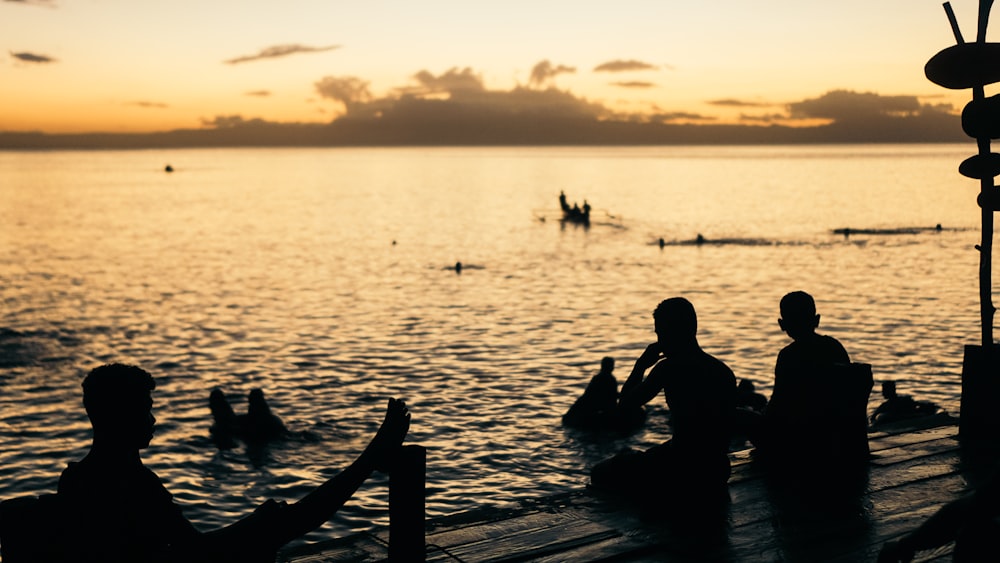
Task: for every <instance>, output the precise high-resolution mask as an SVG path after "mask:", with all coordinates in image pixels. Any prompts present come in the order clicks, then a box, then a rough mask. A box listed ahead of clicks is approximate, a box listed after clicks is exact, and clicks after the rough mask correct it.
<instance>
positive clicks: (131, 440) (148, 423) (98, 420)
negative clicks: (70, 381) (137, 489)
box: [83, 364, 156, 450]
mask: <svg viewBox="0 0 1000 563" xmlns="http://www.w3.org/2000/svg"><path fill="white" fill-rule="evenodd" d="M155 388H156V381H154V380H153V376H151V375H150V374H149V373H148V372H147V371H146V370H144V369H142V368H139V367H136V366H132V365H126V364H106V365H103V366H100V367H97V368H94V369H93V370H91V372H90V373H89V374H87V377H86V378H85V379H84V380H83V406H84V408H86V409H87V416H88V417H90V423H91V425H92V426H93V427H94V440H95V442H97V441H100V442H107V443H108V445H114V446H116V447H121V448H128V449H135V450H140V449H142V448H145V447H146V446H148V445H149V441H150V440H151V439H152V437H153V425H154V424H155V423H156V419H155V418H154V417H153V412H152V409H153V398H152V395H151V393H152V391H153V389H155Z"/></svg>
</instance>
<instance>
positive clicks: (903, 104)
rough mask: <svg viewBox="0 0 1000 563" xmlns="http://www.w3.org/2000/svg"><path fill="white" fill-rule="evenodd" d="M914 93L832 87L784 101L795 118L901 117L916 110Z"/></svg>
mask: <svg viewBox="0 0 1000 563" xmlns="http://www.w3.org/2000/svg"><path fill="white" fill-rule="evenodd" d="M923 107H925V106H921V105H920V101H919V100H918V99H917V97H916V96H882V95H880V94H876V93H874V92H854V91H851V90H832V91H830V92H827V93H826V94H823V95H822V96H820V97H818V98H812V99H808V100H803V101H801V102H793V103H790V104H788V112H789V114H790V115H791V117H793V118H799V119H809V118H814V119H815V118H818V119H832V120H834V121H844V120H864V119H870V118H872V117H892V116H895V117H905V116H912V115H915V114H917V113H919V112H920V110H921V109H922V108H923Z"/></svg>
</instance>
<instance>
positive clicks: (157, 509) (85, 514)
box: [56, 364, 410, 563]
mask: <svg viewBox="0 0 1000 563" xmlns="http://www.w3.org/2000/svg"><path fill="white" fill-rule="evenodd" d="M155 387H156V383H155V381H154V380H153V378H152V376H151V375H150V374H149V373H147V372H146V371H144V370H142V369H141V368H138V367H136V366H130V365H123V364H109V365H104V366H100V367H98V368H96V369H94V370H92V371H91V372H90V373H89V374H88V375H87V377H86V379H85V380H84V382H83V403H84V407H85V408H86V410H87V415H88V416H89V417H90V421H91V424H92V426H93V444H92V446H91V448H90V452H89V453H88V454H87V455H86V456H85V457H84V458H83V459H82V460H80V461H79V462H73V463H70V464H69V466H68V467H67V468H66V470H65V471H63V474H62V476H61V478H60V480H59V492H58V494H57V495H56V496H57V497H58V498H59V500H60V505H61V506H62V507H63V514H61V520H62V522H63V524H65V528H66V529H67V530H69V531H70V532H69V533H70V534H71V537H70V538H66V542H67V545H71V546H72V550H71V553H72V558H71V559H70V560H72V561H74V562H77V561H78V562H102V563H109V562H111V563H117V562H122V563H125V562H136V561H171V562H173V561H177V562H180V561H185V562H188V561H206V562H208V561H212V562H225V561H233V562H237V561H238V562H242V563H247V562H255V561H273V560H274V558H275V554H276V552H277V550H278V549H279V548H280V547H281V546H283V545H284V544H286V543H287V542H289V541H291V540H293V539H295V538H298V537H300V536H302V535H304V534H305V533H307V532H309V531H311V530H313V529H315V528H317V527H319V526H320V525H322V524H323V523H324V522H326V521H327V520H328V519H329V518H330V517H332V516H333V514H334V513H336V512H337V510H338V509H340V507H341V506H343V505H344V503H346V502H347V500H348V499H350V497H351V496H352V495H353V494H354V492H355V491H356V490H357V489H358V487H360V486H361V484H362V483H363V482H364V481H365V480H366V479H367V478H368V477H369V476H370V475H371V474H372V472H373V471H374V470H375V469H380V470H384V469H385V468H387V467H388V464H389V463H390V461H391V459H392V458H393V456H394V455H396V453H397V452H398V451H399V449H400V444H401V443H402V441H403V438H404V437H405V436H406V433H407V430H408V428H409V423H410V415H409V413H408V412H407V408H406V405H405V404H404V403H403V402H402V401H398V400H395V399H390V400H389V404H388V408H387V410H386V415H385V420H384V421H383V423H382V426H381V427H380V428H379V430H378V432H377V433H376V434H375V437H374V438H373V439H372V441H371V442H370V443H369V444H368V447H366V448H365V450H364V451H363V452H362V453H361V455H360V456H358V458H357V459H356V460H355V461H354V462H353V463H351V464H350V465H349V466H347V467H346V468H345V469H344V470H343V471H341V472H340V473H339V474H338V475H336V476H334V477H333V478H331V479H330V480H329V481H327V482H325V483H324V484H322V485H320V486H319V487H317V488H316V489H315V490H313V491H312V492H311V493H309V494H308V495H306V496H305V497H303V498H302V499H301V500H299V501H297V502H295V503H293V504H285V503H279V502H275V501H273V500H269V501H267V502H265V503H264V504H262V505H261V506H260V507H258V508H257V510H255V511H254V513H253V514H251V515H250V516H248V517H246V518H244V519H242V520H240V521H239V522H236V523H235V524H232V525H230V526H228V527H225V528H222V529H219V530H215V531H211V532H205V533H202V532H199V531H198V530H196V529H195V528H194V526H193V525H192V524H191V523H190V522H189V521H188V520H187V519H186V518H185V517H184V515H183V514H182V512H181V509H180V507H179V506H178V505H177V504H175V503H174V502H173V498H172V496H171V494H170V493H169V492H167V490H166V488H164V486H163V484H162V483H161V482H160V480H159V478H158V477H157V476H156V474H154V473H153V472H152V471H150V470H149V469H147V468H146V467H145V466H144V465H143V463H142V459H141V457H140V452H141V451H142V450H143V449H145V448H146V447H147V446H148V445H149V442H150V440H151V439H152V437H153V428H154V424H155V422H156V419H155V418H154V417H153V413H152V406H153V399H152V391H153V389H155Z"/></svg>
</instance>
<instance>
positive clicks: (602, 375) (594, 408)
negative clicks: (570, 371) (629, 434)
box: [562, 356, 646, 430]
mask: <svg viewBox="0 0 1000 563" xmlns="http://www.w3.org/2000/svg"><path fill="white" fill-rule="evenodd" d="M614 369H615V359H614V358H612V357H610V356H605V357H604V358H603V359H602V360H601V370H600V371H599V372H597V375H595V376H594V377H593V378H591V380H590V383H588V384H587V388H586V390H584V392H583V395H581V396H580V397H579V398H578V399H577V400H576V402H574V403H573V405H572V406H571V407H570V408H569V410H568V411H566V414H564V415H563V417H562V422H563V424H564V425H566V426H569V427H572V428H581V429H586V430H627V429H629V428H633V427H635V426H637V425H639V424H641V423H642V422H643V421H644V420H645V418H646V411H645V409H643V408H642V407H639V408H631V409H627V410H624V409H620V408H619V406H618V380H617V379H616V378H615V376H614V373H613V372H614Z"/></svg>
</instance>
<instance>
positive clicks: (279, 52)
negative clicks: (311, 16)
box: [223, 44, 340, 65]
mask: <svg viewBox="0 0 1000 563" xmlns="http://www.w3.org/2000/svg"><path fill="white" fill-rule="evenodd" d="M339 48H340V45H330V46H328V47H309V46H307V45H298V44H289V45H274V46H272V47H266V48H264V49H261V50H260V52H259V53H257V54H256V55H243V56H240V57H236V58H234V59H229V60H226V61H223V62H224V63H226V64H230V65H235V64H239V63H247V62H250V61H259V60H261V59H277V58H280V57H287V56H289V55H294V54H297V53H321V52H323V51H332V50H333V49H339Z"/></svg>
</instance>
